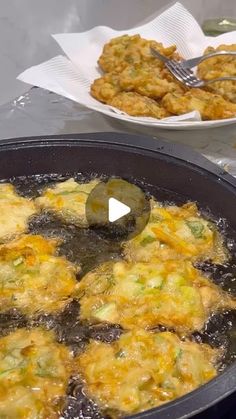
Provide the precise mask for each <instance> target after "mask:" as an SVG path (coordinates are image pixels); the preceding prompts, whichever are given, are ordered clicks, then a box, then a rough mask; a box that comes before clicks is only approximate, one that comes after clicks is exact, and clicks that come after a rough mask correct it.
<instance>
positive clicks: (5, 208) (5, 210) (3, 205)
mask: <svg viewBox="0 0 236 419" xmlns="http://www.w3.org/2000/svg"><path fill="white" fill-rule="evenodd" d="M35 213H36V207H35V205H34V203H33V201H31V200H30V199H27V198H23V197H21V196H19V195H18V194H17V193H16V191H15V188H14V186H13V185H11V184H9V183H1V184H0V243H3V242H5V241H7V240H9V239H11V238H12V237H14V236H17V235H19V234H21V233H24V232H25V231H26V230H27V221H28V220H29V218H30V217H31V216H32V215H33V214H35Z"/></svg>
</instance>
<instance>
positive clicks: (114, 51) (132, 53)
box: [98, 35, 176, 73]
mask: <svg viewBox="0 0 236 419" xmlns="http://www.w3.org/2000/svg"><path fill="white" fill-rule="evenodd" d="M151 46H152V47H153V48H155V49H156V50H157V51H159V52H160V53H161V54H163V55H165V56H167V57H169V58H173V54H174V53H175V51H176V46H175V45H172V46H170V47H167V48H165V47H164V46H163V45H162V44H161V43H158V42H156V41H152V40H146V39H143V38H141V36H140V35H133V36H129V35H122V36H119V37H117V38H114V39H112V40H111V41H110V42H108V43H107V44H105V45H104V48H103V52H102V55H101V56H100V58H99V60H98V63H99V65H100V67H101V68H102V70H103V71H105V72H117V73H119V72H120V71H122V70H123V69H124V68H125V67H127V66H128V65H130V64H132V65H133V64H141V63H144V62H146V63H154V64H155V66H157V67H158V66H159V67H161V68H163V67H164V65H163V63H162V62H161V61H160V60H158V59H157V58H155V57H153V55H152V54H151V51H150V47H151Z"/></svg>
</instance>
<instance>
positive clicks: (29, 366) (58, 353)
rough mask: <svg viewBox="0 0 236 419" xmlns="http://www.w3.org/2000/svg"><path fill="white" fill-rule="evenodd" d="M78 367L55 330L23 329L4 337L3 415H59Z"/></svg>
mask: <svg viewBox="0 0 236 419" xmlns="http://www.w3.org/2000/svg"><path fill="white" fill-rule="evenodd" d="M73 365H74V367H75V361H74V360H73V359H72V354H71V351H70V350H69V348H66V347H65V346H63V345H61V344H59V343H57V342H56V340H55V336H54V333H53V332H52V331H46V330H43V329H41V328H36V329H34V330H33V329H32V330H26V329H20V330H17V331H15V332H13V333H11V334H10V335H9V336H5V337H3V338H1V339H0V417H1V418H4V419H36V418H40V419H57V418H59V417H60V410H61V405H62V402H63V400H62V397H63V396H64V395H65V394H66V387H67V384H68V380H69V377H70V375H71V374H72V371H73Z"/></svg>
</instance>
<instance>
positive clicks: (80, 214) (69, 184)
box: [35, 179, 99, 227]
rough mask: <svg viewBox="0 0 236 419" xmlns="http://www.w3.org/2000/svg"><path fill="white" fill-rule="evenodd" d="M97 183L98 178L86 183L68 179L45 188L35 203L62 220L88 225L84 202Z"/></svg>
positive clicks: (80, 225) (79, 225)
mask: <svg viewBox="0 0 236 419" xmlns="http://www.w3.org/2000/svg"><path fill="white" fill-rule="evenodd" d="M98 183H99V180H98V179H94V180H91V181H90V182H87V183H78V182H75V180H74V179H68V180H66V181H65V182H59V183H57V184H56V185H55V186H54V187H51V188H48V189H46V190H45V191H44V192H43V194H42V196H41V197H39V198H37V199H36V200H35V203H36V205H37V206H38V207H39V208H41V209H46V210H49V211H52V212H55V214H57V215H58V216H59V217H60V218H61V219H62V220H63V221H66V222H68V223H72V224H75V225H77V226H78V227H88V223H87V220H86V214H85V212H86V211H85V204H86V201H87V198H88V195H89V194H90V192H91V191H92V189H93V188H94V187H95V186H96V185H97V184H98Z"/></svg>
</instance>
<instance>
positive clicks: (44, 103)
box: [0, 88, 236, 176]
mask: <svg viewBox="0 0 236 419" xmlns="http://www.w3.org/2000/svg"><path fill="white" fill-rule="evenodd" d="M95 131H100V132H101V131H120V132H128V133H133V134H138V133H139V134H141V133H142V134H147V135H151V136H155V137H157V138H158V137H159V138H160V137H161V138H163V139H166V140H167V141H173V142H175V143H181V144H185V145H188V146H190V147H193V148H194V149H195V150H197V151H198V152H200V153H201V154H203V155H204V156H206V157H207V158H209V159H210V160H211V161H213V162H214V163H217V164H219V165H220V166H221V167H223V168H224V169H225V170H227V171H228V172H229V173H231V174H232V175H234V176H236V124H233V125H229V126H226V127H219V128H210V129H206V130H198V131H197V130H196V131H172V130H161V129H156V128H154V129H153V128H145V127H140V126H139V125H134V124H130V123H124V122H120V121H117V120H114V119H112V118H109V117H106V116H104V115H101V114H99V113H97V112H94V111H92V110H89V109H86V108H84V107H82V106H79V105H78V104H76V103H74V102H72V101H70V100H68V99H65V98H63V97H61V96H58V95H56V94H54V93H49V92H47V91H44V90H41V89H38V88H33V89H31V90H29V91H28V92H27V93H26V94H24V95H22V96H20V97H19V98H18V99H16V100H14V101H12V102H10V103H8V104H5V105H2V106H0V139H6V138H13V137H30V136H35V135H39V136H40V135H57V134H75V133H83V132H95Z"/></svg>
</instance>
